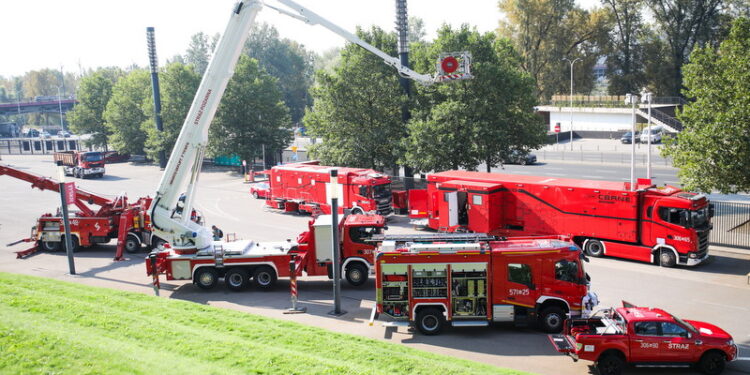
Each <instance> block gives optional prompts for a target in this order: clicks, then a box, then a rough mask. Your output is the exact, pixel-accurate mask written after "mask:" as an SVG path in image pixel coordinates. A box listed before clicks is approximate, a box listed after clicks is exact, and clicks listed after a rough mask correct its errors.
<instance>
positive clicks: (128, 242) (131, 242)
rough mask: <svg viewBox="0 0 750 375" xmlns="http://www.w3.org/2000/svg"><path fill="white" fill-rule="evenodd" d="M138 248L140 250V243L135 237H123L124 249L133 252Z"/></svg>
mask: <svg viewBox="0 0 750 375" xmlns="http://www.w3.org/2000/svg"><path fill="white" fill-rule="evenodd" d="M139 250H141V243H140V242H138V240H137V239H135V238H133V236H128V237H127V238H125V251H127V252H128V253H130V254H134V253H137V252H138V251H139Z"/></svg>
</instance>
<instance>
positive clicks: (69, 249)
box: [57, 161, 76, 275]
mask: <svg viewBox="0 0 750 375" xmlns="http://www.w3.org/2000/svg"><path fill="white" fill-rule="evenodd" d="M57 172H58V174H59V175H58V177H59V179H60V185H59V189H60V201H61V202H62V215H63V217H62V218H63V226H64V227H65V253H66V254H67V256H68V270H69V272H70V274H71V275H75V274H76V265H75V262H74V261H73V240H72V238H71V237H70V221H69V220H68V199H67V196H66V195H65V193H66V190H67V189H65V167H64V166H63V164H62V161H58V162H57Z"/></svg>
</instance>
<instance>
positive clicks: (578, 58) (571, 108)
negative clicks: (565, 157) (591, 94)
mask: <svg viewBox="0 0 750 375" xmlns="http://www.w3.org/2000/svg"><path fill="white" fill-rule="evenodd" d="M580 59H581V58H580V57H576V58H575V59H573V60H569V59H568V58H567V57H563V60H565V61H567V62H569V63H570V151H573V65H574V64H575V63H576V61H578V60H580Z"/></svg>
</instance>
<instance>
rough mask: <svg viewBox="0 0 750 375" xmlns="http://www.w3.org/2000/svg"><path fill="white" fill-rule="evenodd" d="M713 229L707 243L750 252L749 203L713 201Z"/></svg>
mask: <svg viewBox="0 0 750 375" xmlns="http://www.w3.org/2000/svg"><path fill="white" fill-rule="evenodd" d="M713 204H714V206H715V207H716V213H715V216H714V217H713V219H712V222H713V224H714V229H713V230H712V231H711V236H710V237H709V243H710V244H712V245H719V246H731V247H740V248H743V249H749V250H750V203H741V202H721V201H718V202H717V201H714V202H713Z"/></svg>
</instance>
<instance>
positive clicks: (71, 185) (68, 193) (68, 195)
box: [65, 182, 76, 204]
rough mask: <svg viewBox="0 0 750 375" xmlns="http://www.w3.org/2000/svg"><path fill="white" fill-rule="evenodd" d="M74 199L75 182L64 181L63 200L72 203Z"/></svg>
mask: <svg viewBox="0 0 750 375" xmlns="http://www.w3.org/2000/svg"><path fill="white" fill-rule="evenodd" d="M75 201H76V183H75V182H66V183H65V202H67V203H68V204H73V202H75Z"/></svg>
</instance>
